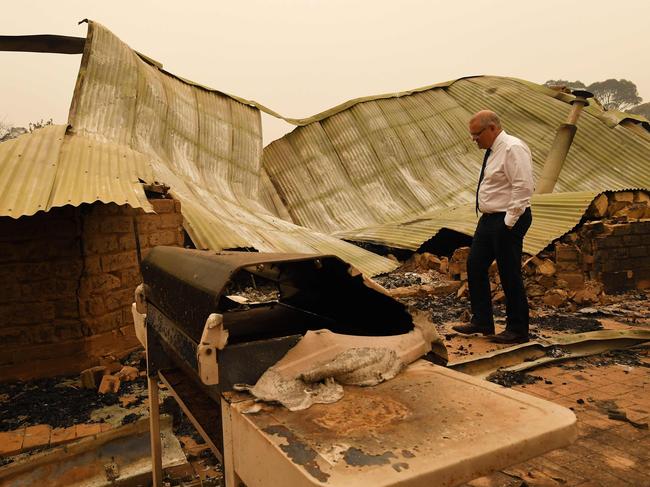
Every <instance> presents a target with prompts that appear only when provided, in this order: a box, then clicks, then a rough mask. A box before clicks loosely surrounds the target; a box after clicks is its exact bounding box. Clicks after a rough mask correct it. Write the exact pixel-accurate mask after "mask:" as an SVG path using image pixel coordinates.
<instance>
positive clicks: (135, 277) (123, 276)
mask: <svg viewBox="0 0 650 487" xmlns="http://www.w3.org/2000/svg"><path fill="white" fill-rule="evenodd" d="M143 258H144V256H143ZM118 274H119V276H120V282H121V283H122V287H124V288H129V289H135V287H136V286H137V285H138V284H140V283H141V282H142V275H141V274H140V269H139V268H133V269H125V270H123V271H120V272H119V273H118Z"/></svg>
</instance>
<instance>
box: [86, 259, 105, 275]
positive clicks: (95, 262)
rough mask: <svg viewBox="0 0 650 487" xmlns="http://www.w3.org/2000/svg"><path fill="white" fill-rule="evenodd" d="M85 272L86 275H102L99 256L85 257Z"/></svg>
mask: <svg viewBox="0 0 650 487" xmlns="http://www.w3.org/2000/svg"><path fill="white" fill-rule="evenodd" d="M84 272H85V273H86V274H101V272H102V264H101V258H100V256H99V255H87V256H85V257H84Z"/></svg>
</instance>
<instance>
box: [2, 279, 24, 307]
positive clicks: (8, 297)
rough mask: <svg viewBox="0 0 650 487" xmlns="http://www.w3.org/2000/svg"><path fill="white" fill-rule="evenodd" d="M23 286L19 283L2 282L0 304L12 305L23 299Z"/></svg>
mask: <svg viewBox="0 0 650 487" xmlns="http://www.w3.org/2000/svg"><path fill="white" fill-rule="evenodd" d="M22 296H23V294H22V286H21V285H20V284H18V283H17V282H13V281H9V280H0V303H10V302H15V301H19V300H21V299H22Z"/></svg>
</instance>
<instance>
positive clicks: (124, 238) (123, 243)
mask: <svg viewBox="0 0 650 487" xmlns="http://www.w3.org/2000/svg"><path fill="white" fill-rule="evenodd" d="M118 247H119V250H122V251H124V250H133V249H135V247H136V242H135V235H134V234H133V233H126V234H124V235H120V236H119V239H118Z"/></svg>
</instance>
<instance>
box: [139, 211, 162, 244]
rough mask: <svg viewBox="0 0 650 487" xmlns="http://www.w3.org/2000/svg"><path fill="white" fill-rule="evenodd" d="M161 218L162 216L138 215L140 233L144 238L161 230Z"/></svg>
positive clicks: (152, 214) (153, 214) (151, 214)
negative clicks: (145, 235) (144, 235)
mask: <svg viewBox="0 0 650 487" xmlns="http://www.w3.org/2000/svg"><path fill="white" fill-rule="evenodd" d="M160 218H161V215H156V214H155V213H146V214H143V215H138V217H137V225H138V233H139V234H140V235H141V236H142V235H143V234H147V233H152V232H155V231H156V230H158V229H159V228H161V224H160ZM141 238H142V237H141Z"/></svg>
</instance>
